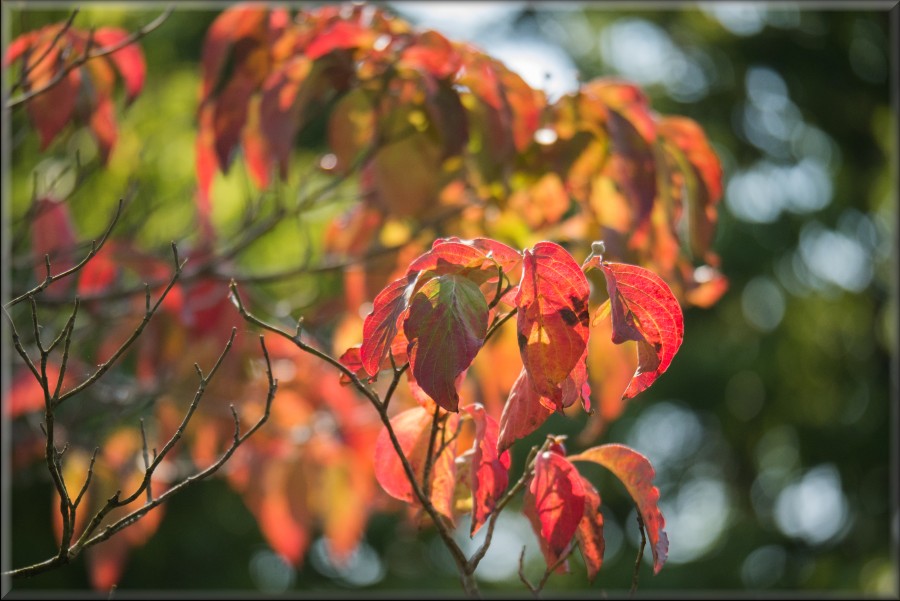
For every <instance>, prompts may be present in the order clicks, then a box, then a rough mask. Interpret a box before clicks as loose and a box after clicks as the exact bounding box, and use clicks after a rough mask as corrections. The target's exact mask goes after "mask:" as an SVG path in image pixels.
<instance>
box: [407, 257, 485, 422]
mask: <svg viewBox="0 0 900 601" xmlns="http://www.w3.org/2000/svg"><path fill="white" fill-rule="evenodd" d="M487 325H488V308H487V303H486V302H485V300H484V296H483V295H482V294H481V290H479V288H478V286H476V285H475V284H474V283H473V282H472V281H471V280H469V279H467V278H465V277H462V276H458V275H442V276H438V277H436V278H433V279H430V280H428V281H427V282H426V283H425V285H424V286H422V288H421V289H420V290H419V291H418V292H416V293H415V294H414V295H413V298H412V300H411V302H410V306H409V316H408V317H407V318H406V320H405V321H404V323H403V329H404V332H405V333H406V338H407V339H408V340H409V347H408V351H407V353H408V354H409V357H410V364H411V366H412V371H413V375H414V376H415V378H416V381H417V382H418V383H419V386H421V387H422V389H423V390H424V391H425V392H426V393H427V394H428V396H430V397H431V398H432V399H434V402H436V403H437V404H438V405H440V406H441V407H443V408H444V409H447V410H448V411H457V407H458V404H459V394H458V393H457V391H456V385H455V380H456V378H457V376H459V374H461V373H462V372H463V370H465V369H466V368H467V367H469V365H470V364H471V363H472V359H474V358H475V355H476V354H478V350H479V349H480V348H481V346H482V345H483V344H484V337H485V334H486V333H487Z"/></svg>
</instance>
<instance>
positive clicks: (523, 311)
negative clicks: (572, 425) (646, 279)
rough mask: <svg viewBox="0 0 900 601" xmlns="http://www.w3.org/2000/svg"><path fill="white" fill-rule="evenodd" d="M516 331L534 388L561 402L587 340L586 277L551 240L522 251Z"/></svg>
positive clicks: (555, 404) (558, 402)
mask: <svg viewBox="0 0 900 601" xmlns="http://www.w3.org/2000/svg"><path fill="white" fill-rule="evenodd" d="M523 263H524V272H523V275H522V282H521V284H520V285H519V292H518V294H517V295H516V306H517V307H518V315H517V329H518V336H519V338H518V340H519V351H520V353H521V355H522V363H523V364H524V366H525V369H526V370H527V371H528V375H529V376H530V379H531V382H532V383H533V385H534V387H535V390H536V391H537V392H538V393H539V394H540V395H541V396H542V397H547V398H548V399H550V400H551V401H552V403H553V405H554V408H557V409H560V408H562V406H563V383H564V382H565V381H566V379H567V378H568V377H569V374H571V373H572V370H573V369H574V368H575V366H576V365H577V364H578V362H579V360H580V359H581V357H582V355H583V354H584V350H585V347H586V345H587V339H588V321H589V316H588V308H587V299H588V295H589V294H590V288H589V287H588V283H587V279H586V278H585V276H584V273H582V271H581V269H580V268H579V267H578V264H577V263H576V262H575V260H574V259H573V258H572V256H571V255H570V254H569V253H568V252H567V251H566V250H565V249H564V248H562V247H561V246H559V245H558V244H555V243H553V242H539V243H538V244H536V245H535V246H534V249H531V250H526V251H525V256H524V260H523Z"/></svg>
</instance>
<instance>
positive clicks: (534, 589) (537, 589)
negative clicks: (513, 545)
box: [519, 538, 575, 599]
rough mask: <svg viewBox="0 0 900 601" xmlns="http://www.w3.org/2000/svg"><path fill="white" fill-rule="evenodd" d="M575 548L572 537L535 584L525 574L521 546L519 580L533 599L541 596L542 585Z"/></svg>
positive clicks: (523, 552)
mask: <svg viewBox="0 0 900 601" xmlns="http://www.w3.org/2000/svg"><path fill="white" fill-rule="evenodd" d="M574 550H575V539H574V538H573V539H572V541H571V542H570V543H569V545H568V546H567V547H566V549H565V551H563V552H562V554H561V555H560V556H559V557H557V558H556V561H554V562H553V564H552V565H549V566H547V569H545V570H544V575H543V576H542V577H541V580H540V582H538V583H537V585H534V584H531V582H530V581H529V580H528V578H527V577H526V576H525V547H522V552H521V553H520V554H519V580H521V581H522V582H523V583H524V584H525V586H527V587H528V590H530V591H531V594H532V595H534V598H535V599H540V598H541V591H543V590H544V586H546V584H547V581H548V580H550V576H552V575H553V573H554V572H555V571H556V570H557V568H559V566H561V565H563V564H564V563H565V562H566V560H567V559H568V558H569V555H571V554H572V551H574Z"/></svg>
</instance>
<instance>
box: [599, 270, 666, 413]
mask: <svg viewBox="0 0 900 601" xmlns="http://www.w3.org/2000/svg"><path fill="white" fill-rule="evenodd" d="M600 267H601V269H602V270H603V275H604V276H605V277H606V286H607V290H608V291H609V298H610V303H611V308H612V324H613V332H612V340H613V342H615V343H616V344H621V343H622V342H625V341H626V340H634V341H636V342H637V343H638V368H637V370H636V371H635V372H634V377H633V378H632V380H631V383H630V384H629V385H628V388H627V389H626V390H625V394H624V395H623V398H631V397H633V396H635V395H636V394H638V393H639V392H641V391H642V390H645V389H646V388H647V387H649V386H650V385H651V384H652V383H653V382H654V381H655V380H656V379H657V378H658V377H659V376H660V375H662V373H663V372H665V371H666V370H667V369H668V368H669V365H670V364H671V363H672V358H673V357H674V356H675V353H676V352H677V351H678V348H679V347H680V346H681V341H682V339H683V338H684V318H683V316H682V313H681V307H680V306H679V305H678V300H677V299H676V298H675V296H674V295H673V294H672V291H671V290H670V289H669V286H668V285H667V284H666V283H665V282H664V281H663V280H662V278H660V277H659V276H658V275H656V274H655V273H653V272H652V271H650V270H648V269H644V268H643V267H639V266H637V265H627V264H625V263H611V262H608V261H604V262H602V263H601V265H600Z"/></svg>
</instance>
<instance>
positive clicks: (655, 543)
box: [569, 444, 669, 573]
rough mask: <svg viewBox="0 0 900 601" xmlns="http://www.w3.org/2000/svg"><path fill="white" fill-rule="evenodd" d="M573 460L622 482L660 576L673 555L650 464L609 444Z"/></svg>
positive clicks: (629, 451) (635, 454) (577, 456)
mask: <svg viewBox="0 0 900 601" xmlns="http://www.w3.org/2000/svg"><path fill="white" fill-rule="evenodd" d="M569 461H593V462H594V463H597V464H600V465H602V466H603V467H605V468H606V469H608V470H610V471H611V472H612V473H613V474H615V475H616V477H617V478H618V479H619V480H621V481H622V483H623V484H624V485H625V488H626V489H628V494H630V495H631V498H632V499H634V502H635V503H636V504H637V506H638V510H639V511H640V512H641V519H643V521H644V527H645V528H646V530H647V538H649V539H650V549H651V550H652V552H653V571H654V573H659V570H660V569H662V566H663V564H664V563H665V562H666V556H667V554H668V552H669V538H668V537H667V536H666V532H665V530H664V528H665V525H666V520H665V518H663V515H662V513H661V512H660V511H659V506H658V504H659V489H658V488H656V487H655V486H653V478H654V476H655V475H656V472H655V471H654V470H653V466H652V465H650V461H649V460H648V459H647V458H646V457H644V456H643V455H641V454H640V453H638V452H637V451H635V450H633V449H630V448H628V447H626V446H624V445H620V444H606V445H601V446H599V447H594V448H592V449H588V450H586V451H584V452H583V453H579V454H578V455H573V456H571V457H569Z"/></svg>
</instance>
